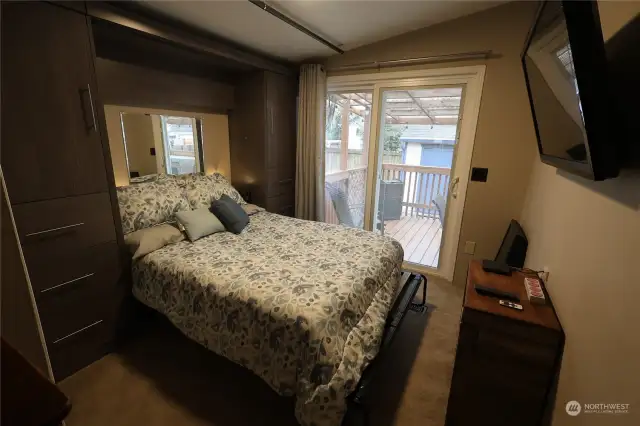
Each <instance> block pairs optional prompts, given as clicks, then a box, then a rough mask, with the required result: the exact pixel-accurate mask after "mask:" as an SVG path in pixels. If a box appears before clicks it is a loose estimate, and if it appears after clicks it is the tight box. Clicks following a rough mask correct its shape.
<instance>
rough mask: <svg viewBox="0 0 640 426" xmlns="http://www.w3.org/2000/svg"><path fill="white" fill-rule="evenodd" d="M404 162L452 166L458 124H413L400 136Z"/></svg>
mask: <svg viewBox="0 0 640 426" xmlns="http://www.w3.org/2000/svg"><path fill="white" fill-rule="evenodd" d="M400 141H401V142H402V163H403V164H409V165H413V166H432V167H447V168H451V165H452V164H453V151H454V146H455V142H456V126H455V125H453V124H451V125H437V124H434V125H433V126H431V125H424V124H411V125H409V126H407V128H406V129H405V130H404V132H403V133H402V135H401V136H400Z"/></svg>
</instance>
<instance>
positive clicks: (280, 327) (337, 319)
mask: <svg viewBox="0 0 640 426" xmlns="http://www.w3.org/2000/svg"><path fill="white" fill-rule="evenodd" d="M402 257H403V251H402V247H401V246H400V244H399V243H398V242H396V241H395V240H393V239H391V238H388V237H382V236H379V235H376V234H374V233H372V232H367V231H361V230H357V229H350V228H345V227H343V226H339V225H330V224H325V223H319V222H310V221H305V220H299V219H292V218H289V217H284V216H279V215H275V214H271V213H267V212H262V213H258V214H256V215H253V216H251V223H250V224H249V226H248V228H247V229H246V230H245V231H243V233H242V234H240V235H235V234H232V233H230V232H223V233H218V234H214V235H210V236H208V237H205V238H203V239H201V240H198V241H196V242H194V243H191V242H188V241H183V242H180V243H177V244H173V245H169V246H165V247H163V248H161V249H159V250H156V251H154V252H152V253H150V254H148V255H147V256H145V257H143V258H141V259H140V260H139V261H137V262H135V263H134V265H133V279H134V288H133V293H134V295H135V297H136V298H137V299H139V300H140V301H141V302H143V303H144V304H146V305H148V306H150V307H152V308H154V309H156V310H157V311H159V312H161V313H163V314H164V315H166V316H167V317H168V318H169V320H170V321H171V322H172V323H173V324H174V325H175V326H176V327H177V328H178V329H180V330H181V331H182V332H183V333H184V334H185V335H186V336H188V337H189V338H191V339H193V340H195V341H197V342H199V343H200V344H202V345H204V346H205V347H207V348H209V349H210V350H212V351H214V352H216V353H217V354H219V355H222V356H224V357H226V358H228V359H230V360H232V361H234V362H236V363H238V364H241V365H243V366H245V367H246V368H249V369H250V370H252V371H253V372H254V373H256V374H257V375H258V376H260V377H261V378H262V379H264V380H265V381H266V382H267V383H268V384H269V385H270V386H271V387H272V388H273V389H274V390H275V391H276V392H278V393H279V394H281V395H286V396H295V398H296V413H295V414H296V418H297V419H298V421H299V422H300V423H301V424H302V425H305V426H311V425H323V426H324V425H335V426H338V425H339V424H340V423H341V421H342V417H343V415H344V413H345V411H346V397H347V396H348V395H349V393H351V392H352V391H353V390H354V389H355V386H356V384H357V383H358V380H359V379H360V376H361V375H362V372H363V370H364V368H365V367H366V366H367V365H368V363H369V362H370V361H371V360H372V359H373V358H374V357H375V355H376V354H377V352H378V348H379V345H380V340H381V337H382V332H383V328H384V324H385V320H386V317H387V314H388V312H389V310H390V308H391V303H392V298H393V296H394V294H395V292H396V288H397V287H398V285H399V279H400V268H401V265H402Z"/></svg>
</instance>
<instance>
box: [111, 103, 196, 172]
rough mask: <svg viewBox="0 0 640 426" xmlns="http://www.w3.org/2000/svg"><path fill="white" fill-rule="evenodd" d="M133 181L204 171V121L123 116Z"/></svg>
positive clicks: (160, 116)
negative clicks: (149, 177) (151, 176)
mask: <svg viewBox="0 0 640 426" xmlns="http://www.w3.org/2000/svg"><path fill="white" fill-rule="evenodd" d="M120 124H121V127H122V137H123V140H124V149H125V158H126V162H127V169H128V173H129V178H130V179H131V180H132V181H133V180H134V179H135V178H140V177H143V176H147V175H152V174H171V175H182V174H187V173H195V172H202V171H204V153H203V152H202V120H201V119H200V118H197V117H180V116H174V115H160V114H144V113H139V112H121V113H120Z"/></svg>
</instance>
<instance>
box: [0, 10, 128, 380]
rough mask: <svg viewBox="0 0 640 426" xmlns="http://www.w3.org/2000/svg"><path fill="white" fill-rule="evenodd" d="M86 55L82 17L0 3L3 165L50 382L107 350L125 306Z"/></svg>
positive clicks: (104, 148)
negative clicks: (51, 373) (38, 318)
mask: <svg viewBox="0 0 640 426" xmlns="http://www.w3.org/2000/svg"><path fill="white" fill-rule="evenodd" d="M93 56H94V55H93V48H92V40H91V33H90V28H89V22H88V20H87V17H86V16H85V15H83V14H81V13H78V12H76V11H72V10H69V9H65V8H62V7H59V6H55V5H51V4H47V3H42V2H28V3H3V4H2V58H1V59H2V146H1V163H2V169H3V174H4V176H5V180H6V184H7V192H8V196H9V200H10V202H11V205H12V210H13V214H14V217H15V221H16V227H17V230H18V235H19V239H20V243H21V245H22V249H23V252H24V256H25V261H26V264H27V270H28V274H29V277H30V280H31V285H32V288H33V292H34V295H35V299H36V304H37V309H38V312H39V317H40V321H41V324H42V328H43V331H44V336H45V341H46V345H47V349H48V354H49V358H50V360H51V364H52V368H53V373H54V376H55V379H56V380H60V379H62V378H64V377H66V376H67V375H69V374H71V373H73V372H74V371H76V370H78V369H80V368H82V367H84V366H85V365H87V364H89V363H91V362H93V361H94V360H96V359H98V358H99V357H101V356H102V355H103V354H104V353H105V352H107V351H108V350H109V349H110V347H111V345H112V343H113V341H114V338H115V324H116V319H117V316H118V311H119V309H120V305H121V302H122V300H123V289H122V288H121V285H120V281H119V274H120V259H119V250H118V244H117V242H116V241H117V238H116V226H117V225H116V224H117V220H118V219H117V218H116V216H115V215H114V211H117V210H114V208H113V207H114V206H113V204H112V202H113V201H114V198H113V194H110V193H109V192H108V189H109V182H111V181H112V179H113V177H112V176H110V174H112V172H111V169H110V161H109V157H108V144H107V143H106V140H105V134H104V130H103V126H101V123H100V122H99V121H100V117H102V116H101V115H99V113H100V111H99V110H98V109H99V108H102V106H101V105H100V103H99V100H98V99H97V88H96V83H95V72H94V62H93V61H94V59H93ZM105 156H106V158H105ZM2 226H3V227H4V226H5V224H4V223H3V225H2Z"/></svg>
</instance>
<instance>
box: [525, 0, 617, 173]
mask: <svg viewBox="0 0 640 426" xmlns="http://www.w3.org/2000/svg"><path fill="white" fill-rule="evenodd" d="M522 66H523V68H524V72H525V79H526V83H527V90H528V93H529V101H530V104H531V112H532V114H533V120H534V125H535V129H536V136H537V138H538V148H539V151H540V157H541V159H542V161H543V162H545V163H547V164H550V165H553V166H555V167H558V168H561V169H564V170H567V171H569V172H571V173H575V174H578V175H581V176H584V177H586V178H589V179H594V180H602V179H607V178H611V177H615V176H617V175H618V172H619V166H618V159H617V155H618V152H617V144H618V142H619V141H618V140H617V139H618V135H617V134H616V123H615V112H614V111H615V109H614V108H613V102H612V101H611V100H610V93H609V91H608V77H607V58H606V53H605V45H604V40H603V37H602V29H601V27H600V18H599V15H598V5H597V2H596V1H562V2H559V1H547V2H545V3H543V4H542V6H541V7H540V10H539V11H538V14H537V17H536V20H535V23H534V26H533V28H532V30H531V32H530V35H529V37H528V39H527V43H526V46H525V49H524V52H523V55H522Z"/></svg>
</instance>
